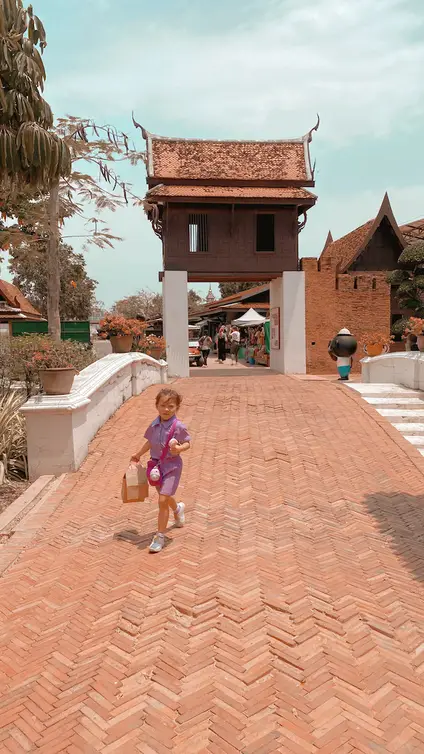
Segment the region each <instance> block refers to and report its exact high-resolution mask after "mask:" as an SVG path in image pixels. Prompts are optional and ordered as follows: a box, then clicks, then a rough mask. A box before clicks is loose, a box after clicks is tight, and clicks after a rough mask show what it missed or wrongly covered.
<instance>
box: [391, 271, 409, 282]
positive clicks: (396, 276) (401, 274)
mask: <svg viewBox="0 0 424 754" xmlns="http://www.w3.org/2000/svg"><path fill="white" fill-rule="evenodd" d="M386 280H387V282H388V283H389V285H400V284H401V283H403V281H404V280H409V275H408V273H407V272H406V270H393V272H389V273H388V275H387V277H386Z"/></svg>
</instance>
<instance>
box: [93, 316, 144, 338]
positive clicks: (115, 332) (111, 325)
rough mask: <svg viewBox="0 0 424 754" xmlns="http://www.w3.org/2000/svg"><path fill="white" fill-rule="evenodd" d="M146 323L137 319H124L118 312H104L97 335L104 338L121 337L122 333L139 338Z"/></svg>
mask: <svg viewBox="0 0 424 754" xmlns="http://www.w3.org/2000/svg"><path fill="white" fill-rule="evenodd" d="M145 329H146V324H145V323H144V322H140V321H139V320H138V319H126V317H122V316H121V315H119V314H106V315H105V316H104V317H103V319H101V320H100V322H99V328H98V330H97V332H98V334H99V336H100V337H101V338H103V339H104V340H106V339H108V338H111V337H112V338H113V337H116V336H118V337H120V336H121V337H122V336H123V335H132V336H133V338H139V337H141V336H142V335H143V333H144V330H145Z"/></svg>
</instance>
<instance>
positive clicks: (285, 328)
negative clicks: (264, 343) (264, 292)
mask: <svg viewBox="0 0 424 754" xmlns="http://www.w3.org/2000/svg"><path fill="white" fill-rule="evenodd" d="M305 304H306V302H305V273H304V272H284V273H283V275H282V276H281V277H279V278H276V279H275V280H272V281H271V286H270V314H271V356H270V367H271V369H274V370H275V371H276V372H281V373H283V374H305V373H306V322H305ZM278 309H279V348H276V347H275V348H273V339H272V330H273V314H274V315H276V314H277V310H278ZM276 345H278V344H277V343H274V346H276Z"/></svg>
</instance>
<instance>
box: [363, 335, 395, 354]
mask: <svg viewBox="0 0 424 754" xmlns="http://www.w3.org/2000/svg"><path fill="white" fill-rule="evenodd" d="M392 340H393V335H385V334H384V333H380V332H371V333H368V334H367V335H366V336H365V338H364V341H365V342H364V353H365V354H366V355H367V356H372V357H374V356H381V354H382V353H387V352H388V350H389V347H390V343H391V342H392Z"/></svg>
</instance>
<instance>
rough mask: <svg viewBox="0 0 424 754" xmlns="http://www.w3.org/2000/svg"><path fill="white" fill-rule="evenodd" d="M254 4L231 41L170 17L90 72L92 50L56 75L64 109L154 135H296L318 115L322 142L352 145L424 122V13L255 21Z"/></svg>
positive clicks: (127, 34) (268, 16)
mask: <svg viewBox="0 0 424 754" xmlns="http://www.w3.org/2000/svg"><path fill="white" fill-rule="evenodd" d="M97 1H99V0H97ZM255 5H256V4H254V5H253V6H252V15H251V20H250V21H249V22H247V21H244V22H243V24H242V25H241V24H240V25H239V26H233V27H230V28H228V29H227V30H226V31H224V32H222V31H221V33H218V32H212V33H208V24H207V16H206V15H205V26H204V29H203V30H200V31H197V33H195V32H194V31H193V30H190V31H188V30H187V29H186V28H184V27H183V26H182V27H180V28H178V27H175V25H174V26H171V25H170V24H169V25H168V26H167V18H166V15H164V16H163V17H159V20H158V22H157V23H156V24H154V23H150V25H148V26H147V27H146V19H145V16H143V18H142V19H139V20H137V21H135V22H134V23H133V25H132V27H131V28H130V29H128V28H125V27H124V26H123V27H122V32H121V38H119V36H117V37H116V35H115V45H114V51H113V52H114V54H113V56H111V55H109V54H107V55H106V54H105V52H106V51H103V53H101V51H100V49H99V51H98V52H99V54H95V53H96V51H95V50H94V51H93V49H91V52H90V60H89V65H87V60H86V59H85V55H84V50H81V51H80V66H81V68H80V71H79V72H78V70H73V71H72V75H71V74H70V75H69V78H68V77H67V76H65V77H61V78H60V80H59V79H58V80H56V82H55V81H54V76H50V79H49V81H50V84H49V93H50V92H52V91H53V94H54V99H55V101H56V103H60V102H61V98H62V97H65V96H66V101H65V99H63V106H62V108H61V109H62V110H66V108H67V103H69V101H75V102H77V103H78V106H79V105H80V104H81V105H82V106H86V107H85V109H86V110H88V109H89V110H90V112H92V111H93V109H95V110H97V111H98V113H101V114H103V113H105V114H107V113H108V112H110V108H111V106H112V107H113V109H114V112H115V115H118V117H119V116H120V115H122V116H125V117H128V116H129V113H130V110H131V109H132V108H134V109H135V110H136V112H137V115H138V118H139V119H140V120H142V121H143V124H144V125H145V126H146V127H147V128H151V129H152V130H154V129H155V123H157V122H166V121H167V120H169V121H173V122H174V123H175V124H176V125H178V126H179V129H180V131H182V130H183V129H184V132H186V133H187V132H191V133H192V134H193V135H195V134H196V132H197V131H199V129H201V130H202V132H205V131H207V132H208V133H210V134H211V135H213V134H216V133H219V134H221V135H225V134H229V135H231V134H234V135H236V136H238V137H242V136H247V135H251V136H258V137H260V136H262V137H264V136H268V137H272V136H275V137H279V136H280V137H284V136H288V135H292V134H293V135H297V134H300V133H302V131H305V130H307V129H308V128H309V127H311V126H312V125H313V120H314V117H315V113H316V112H318V111H319V112H320V114H321V117H322V128H321V132H320V138H321V139H322V140H328V141H331V142H333V143H334V142H335V143H343V141H344V140H349V139H350V138H352V137H356V136H358V135H363V134H364V135H368V136H373V135H374V136H381V135H385V134H387V133H390V132H391V131H392V130H394V129H395V128H396V129H397V128H399V125H401V126H402V125H404V124H405V125H404V127H405V128H406V127H407V126H406V123H408V124H411V123H413V122H414V121H416V119H418V118H419V117H420V116H422V113H423V110H424V91H423V87H422V70H423V68H424V35H423V34H422V27H423V25H424V14H423V10H422V8H420V4H419V3H416V4H415V3H414V2H413V0H303V2H302V3H300V4H299V2H298V0H268V2H264V0H261V1H259V2H258V3H257V5H256V12H253V10H254V7H255ZM158 13H159V11H158ZM158 13H157V14H156V17H157V16H158ZM118 34H119V31H118ZM101 39H102V35H101V34H98V35H97V37H96V38H95V39H94V41H93V44H94V46H96V45H100V44H101ZM96 40H97V41H96ZM87 54H88V53H87ZM96 61H98V62H96ZM49 96H50V94H49ZM56 109H57V104H56ZM406 113H407V117H406Z"/></svg>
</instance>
